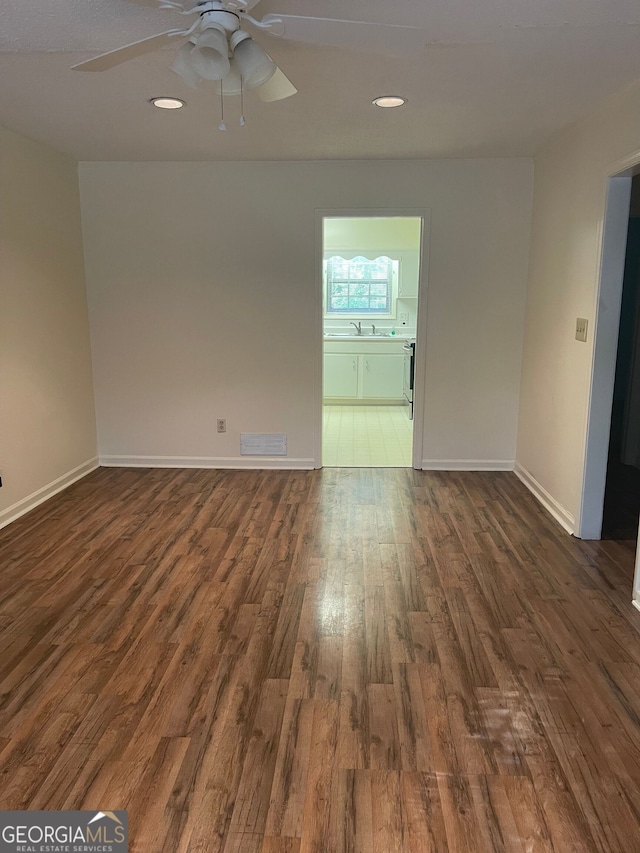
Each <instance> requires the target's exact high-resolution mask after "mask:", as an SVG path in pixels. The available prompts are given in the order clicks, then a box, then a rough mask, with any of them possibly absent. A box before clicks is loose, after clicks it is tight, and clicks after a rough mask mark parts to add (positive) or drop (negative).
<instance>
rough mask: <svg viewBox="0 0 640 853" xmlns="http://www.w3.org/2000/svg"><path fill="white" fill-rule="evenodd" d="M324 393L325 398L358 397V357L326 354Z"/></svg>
mask: <svg viewBox="0 0 640 853" xmlns="http://www.w3.org/2000/svg"><path fill="white" fill-rule="evenodd" d="M323 392H324V396H325V397H357V396H358V356H357V355H342V354H340V353H325V356H324V383H323Z"/></svg>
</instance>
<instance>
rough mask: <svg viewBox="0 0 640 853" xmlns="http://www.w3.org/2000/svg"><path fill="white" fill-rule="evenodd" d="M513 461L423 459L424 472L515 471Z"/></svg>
mask: <svg viewBox="0 0 640 853" xmlns="http://www.w3.org/2000/svg"><path fill="white" fill-rule="evenodd" d="M513 466H514V460H513V459H423V460H422V466H421V467H422V470H423V471H513Z"/></svg>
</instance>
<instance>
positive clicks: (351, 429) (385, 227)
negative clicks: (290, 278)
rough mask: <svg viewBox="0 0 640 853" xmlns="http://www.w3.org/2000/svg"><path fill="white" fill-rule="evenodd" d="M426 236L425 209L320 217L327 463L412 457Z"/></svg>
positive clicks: (372, 463)
mask: <svg viewBox="0 0 640 853" xmlns="http://www.w3.org/2000/svg"><path fill="white" fill-rule="evenodd" d="M422 239H423V217H422V216H415V215H414V216H403V215H379V216H378V215H362V216H359V215H348V216H345V215H342V216H337V215H336V216H323V218H322V307H323V326H322V333H323V397H322V402H323V418H322V458H323V464H324V465H325V466H327V467H375V468H383V467H394V468H397V467H411V466H412V465H413V464H414V457H415V453H414V451H415V448H414V432H415V431H416V430H414V425H415V424H416V423H417V422H419V423H420V427H421V418H418V419H416V417H415V415H416V412H417V411H418V408H417V406H418V403H419V400H416V394H415V390H416V384H417V383H416V364H417V362H416V338H417V336H418V308H419V298H420V280H421V249H422ZM418 397H419V394H418Z"/></svg>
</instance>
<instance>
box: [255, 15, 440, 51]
mask: <svg viewBox="0 0 640 853" xmlns="http://www.w3.org/2000/svg"><path fill="white" fill-rule="evenodd" d="M260 27H261V28H263V27H264V28H265V32H268V33H271V35H274V36H280V37H281V38H285V39H291V40H292V41H301V42H306V43H307V44H318V45H327V46H330V47H352V48H359V47H361V48H366V49H368V50H377V51H379V52H381V53H392V54H394V53H395V54H401V55H403V56H407V55H411V54H415V53H419V52H420V51H421V50H422V49H423V48H424V47H425V45H426V42H427V36H426V33H425V30H423V29H421V28H420V27H404V26H400V25H397V24H373V23H370V22H366V21H340V20H337V19H335V18H305V17H302V16H300V15H265V16H264V18H263V19H262V21H260Z"/></svg>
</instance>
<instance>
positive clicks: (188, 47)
mask: <svg viewBox="0 0 640 853" xmlns="http://www.w3.org/2000/svg"><path fill="white" fill-rule="evenodd" d="M194 47H195V42H194V41H188V42H186V43H185V44H183V45H182V47H181V48H180V50H179V51H178V54H177V56H176V58H175V61H174V63H173V65H172V66H171V70H172V71H175V73H176V74H178V75H179V76H180V77H182V79H183V81H184V82H185V83H186V84H187V86H191V88H192V89H195V88H196V86H197V85H198V83H199V82H200V77H199V75H198V74H196V72H195V71H194V70H193V68H192V67H191V52H192V51H193V49H194Z"/></svg>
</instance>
